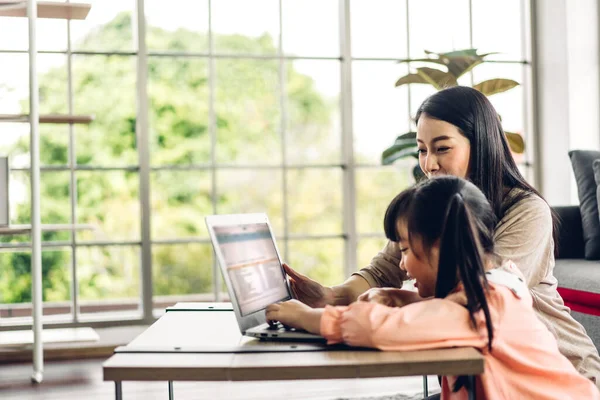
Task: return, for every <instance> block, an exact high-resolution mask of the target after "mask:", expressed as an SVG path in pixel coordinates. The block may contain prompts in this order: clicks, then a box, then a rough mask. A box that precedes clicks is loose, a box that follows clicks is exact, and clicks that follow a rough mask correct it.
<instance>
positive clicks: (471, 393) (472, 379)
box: [467, 375, 477, 400]
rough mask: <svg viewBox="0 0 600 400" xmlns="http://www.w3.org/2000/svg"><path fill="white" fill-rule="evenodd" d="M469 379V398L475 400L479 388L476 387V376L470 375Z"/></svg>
mask: <svg viewBox="0 0 600 400" xmlns="http://www.w3.org/2000/svg"><path fill="white" fill-rule="evenodd" d="M467 379H468V380H469V400H475V396H476V392H477V388H476V387H475V376H474V375H469V376H468V377H467Z"/></svg>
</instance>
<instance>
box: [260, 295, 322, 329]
mask: <svg viewBox="0 0 600 400" xmlns="http://www.w3.org/2000/svg"><path fill="white" fill-rule="evenodd" d="M322 313H323V310H322V309H314V308H310V307H309V306H307V305H306V304H304V303H302V302H300V301H298V300H289V301H285V302H283V303H275V304H271V305H270V306H268V307H267V309H266V316H267V321H269V322H270V321H279V322H281V323H282V324H284V325H286V326H290V327H292V328H298V329H304V330H306V331H308V332H310V333H315V334H317V335H319V334H320V332H321V314H322Z"/></svg>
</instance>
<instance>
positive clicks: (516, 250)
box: [356, 195, 600, 387]
mask: <svg viewBox="0 0 600 400" xmlns="http://www.w3.org/2000/svg"><path fill="white" fill-rule="evenodd" d="M494 237H495V242H496V253H497V254H498V255H499V256H500V257H502V258H503V259H504V260H512V261H513V262H514V263H515V264H516V265H517V266H518V267H519V268H520V269H521V271H522V272H523V274H524V275H525V278H526V280H527V285H528V287H529V289H530V293H531V296H532V297H533V306H534V309H535V311H536V314H537V316H538V317H539V319H540V320H541V321H542V322H543V323H544V325H546V326H547V327H548V330H550V332H552V334H553V335H554V336H555V337H556V340H557V342H558V347H559V350H560V352H561V353H562V354H563V355H564V356H566V357H567V358H568V359H569V360H570V361H571V362H572V363H573V365H574V366H575V368H577V370H578V371H579V372H580V373H581V374H582V375H584V376H586V377H588V378H590V379H592V380H593V381H595V382H596V385H598V386H599V387H600V357H599V356H598V350H596V347H595V346H594V344H593V342H592V340H591V339H590V338H589V336H588V335H587V333H586V332H585V329H584V328H583V326H581V324H580V323H579V322H577V321H575V319H573V317H572V316H571V313H570V310H569V308H568V307H566V306H565V305H564V302H563V300H562V298H561V297H560V295H559V294H558V292H557V290H556V288H557V284H558V282H557V280H556V278H555V277H554V275H553V269H554V242H553V240H552V217H551V214H550V207H548V205H547V204H546V203H545V202H544V201H543V200H542V199H541V198H539V197H538V196H534V195H532V196H528V197H526V198H524V199H522V200H520V201H519V202H517V203H516V204H515V205H513V206H512V207H511V208H510V209H509V210H508V211H507V212H506V214H505V215H504V217H503V218H502V220H501V221H500V223H498V225H497V226H496V232H495V235H494ZM400 257H401V253H400V251H399V249H398V246H397V245H396V243H393V242H388V244H387V245H386V246H385V247H384V248H383V250H382V251H381V252H379V254H377V255H376V256H375V257H374V258H373V260H371V264H370V265H368V266H367V267H365V268H363V269H362V270H360V271H359V272H356V274H357V275H360V276H362V277H363V278H364V279H366V280H367V282H369V285H370V286H371V287H398V288H399V287H401V286H402V282H403V281H404V280H405V279H406V275H405V274H404V272H402V271H401V270H400V268H399V267H398V265H399V262H400ZM527 340H535V338H527Z"/></svg>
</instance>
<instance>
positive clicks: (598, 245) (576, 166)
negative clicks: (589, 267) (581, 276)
mask: <svg viewBox="0 0 600 400" xmlns="http://www.w3.org/2000/svg"><path fill="white" fill-rule="evenodd" d="M569 157H570V158H571V166H572V167H573V172H574V173H575V180H576V181H577V193H578V195H579V208H580V210H581V224H582V226H583V240H584V242H585V258H586V259H588V260H600V218H599V217H598V200H597V197H596V189H597V187H598V185H596V180H595V179H594V170H593V163H594V160H598V159H600V151H593V150H573V151H570V152H569Z"/></svg>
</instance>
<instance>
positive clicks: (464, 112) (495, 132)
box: [415, 86, 558, 252]
mask: <svg viewBox="0 0 600 400" xmlns="http://www.w3.org/2000/svg"><path fill="white" fill-rule="evenodd" d="M423 114H426V115H427V116H428V117H430V118H434V119H438V120H441V121H445V122H448V123H449V124H452V125H454V126H456V127H457V128H458V129H459V130H460V132H461V133H462V134H463V135H464V136H465V137H466V138H467V139H469V142H470V144H471V155H470V162H469V176H468V178H469V180H470V181H471V182H473V183H474V184H475V186H477V187H478V188H479V189H481V191H482V192H483V194H485V197H486V198H487V199H488V201H489V202H490V204H491V206H492V209H493V210H494V213H495V214H496V217H497V218H498V220H500V219H502V217H503V216H504V214H505V213H506V211H507V210H508V209H509V208H510V207H512V206H513V205H515V204H516V203H517V202H519V201H520V200H522V199H523V198H524V197H527V196H529V195H531V194H535V195H537V196H539V197H540V198H542V199H543V197H542V196H541V195H540V193H539V192H538V191H537V190H535V189H534V188H533V186H531V185H530V184H529V183H527V182H526V181H525V178H523V176H522V175H521V172H520V171H519V169H518V168H517V164H516V163H515V161H514V159H513V157H512V155H511V153H510V147H509V146H508V141H507V140H506V136H505V135H504V130H503V129H502V123H501V121H500V117H499V116H498V113H496V110H495V109H494V106H493V105H492V103H490V101H489V100H488V99H487V97H486V96H485V95H484V94H482V93H481V92H479V91H478V90H476V89H473V88H470V87H467V86H455V87H451V88H448V89H444V90H440V91H439V92H437V93H435V94H433V95H432V96H430V97H429V98H427V99H426V100H425V101H424V102H423V104H421V106H420V107H419V109H418V110H417V115H416V118H415V120H416V122H417V123H418V122H419V118H421V116H422V115H423ZM513 188H518V189H521V190H522V192H521V193H518V194H517V195H513V196H511V198H510V201H508V202H504V198H505V196H506V195H507V193H506V192H505V191H506V190H511V189H513ZM551 212H552V224H553V229H552V236H553V240H554V249H555V252H557V251H558V242H557V238H558V235H557V231H558V217H557V215H556V213H555V212H554V211H552V210H551Z"/></svg>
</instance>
